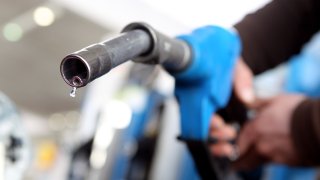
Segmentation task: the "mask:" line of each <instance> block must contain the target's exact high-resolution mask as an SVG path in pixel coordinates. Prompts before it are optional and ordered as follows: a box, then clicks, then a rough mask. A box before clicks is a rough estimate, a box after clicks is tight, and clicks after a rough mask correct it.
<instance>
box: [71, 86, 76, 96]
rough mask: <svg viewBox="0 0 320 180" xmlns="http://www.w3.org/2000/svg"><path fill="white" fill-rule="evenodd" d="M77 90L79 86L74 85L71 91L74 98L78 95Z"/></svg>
mask: <svg viewBox="0 0 320 180" xmlns="http://www.w3.org/2000/svg"><path fill="white" fill-rule="evenodd" d="M76 92H77V88H76V87H73V88H72V90H71V92H70V96H71V97H73V98H74V97H76Z"/></svg>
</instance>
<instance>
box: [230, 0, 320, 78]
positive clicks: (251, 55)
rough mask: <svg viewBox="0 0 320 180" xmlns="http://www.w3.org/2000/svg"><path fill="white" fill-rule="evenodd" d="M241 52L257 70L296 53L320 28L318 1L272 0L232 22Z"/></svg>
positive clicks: (256, 72)
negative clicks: (241, 18) (239, 40)
mask: <svg viewBox="0 0 320 180" xmlns="http://www.w3.org/2000/svg"><path fill="white" fill-rule="evenodd" d="M235 28H236V29H237V30H238V32H239V34H240V37H241V40H242V43H243V52H242V56H243V58H244V60H245V62H246V63H247V64H248V65H249V67H250V68H251V69H252V71H253V72H254V74H259V73H261V72H263V71H265V70H267V69H270V68H272V67H274V66H276V65H278V64H280V63H282V62H284V61H286V60H288V59H289V57H290V56H292V55H294V54H297V53H298V52H299V51H300V49H301V47H302V45H303V44H304V43H305V42H307V41H308V40H309V39H310V38H311V36H312V35H313V34H314V33H315V32H316V31H318V30H319V29H320V1H318V0H274V1H272V2H271V3H269V4H267V5H266V6H265V7H263V8H262V9H260V10H258V11H257V12H255V13H254V14H249V15H247V16H246V17H245V18H244V19H243V20H242V21H241V22H239V23H238V24H236V25H235Z"/></svg>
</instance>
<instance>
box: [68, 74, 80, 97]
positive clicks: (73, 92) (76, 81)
mask: <svg viewBox="0 0 320 180" xmlns="http://www.w3.org/2000/svg"><path fill="white" fill-rule="evenodd" d="M72 84H73V85H74V86H78V85H80V86H81V85H82V84H83V81H82V79H81V78H80V77H79V76H74V77H73V78H72ZM76 92H77V87H72V90H71V92H70V96H71V97H73V98H74V97H76Z"/></svg>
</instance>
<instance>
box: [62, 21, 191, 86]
mask: <svg viewBox="0 0 320 180" xmlns="http://www.w3.org/2000/svg"><path fill="white" fill-rule="evenodd" d="M129 60H133V61H135V62H141V63H146V64H162V65H163V66H164V67H165V68H166V69H167V70H168V71H169V72H170V71H171V72H177V71H181V70H183V69H185V68H186V67H187V66H188V64H189V63H190V61H191V49H190V48H189V46H188V45H187V43H186V42H183V41H181V40H178V39H174V38H169V37H166V36H165V35H163V34H161V33H159V32H157V31H156V30H155V29H153V28H152V27H151V26H149V25H147V24H144V23H131V24H129V25H128V26H126V27H125V28H124V30H123V33H122V34H120V35H119V36H118V37H115V38H113V39H110V40H107V41H104V42H101V43H97V44H93V45H91V46H88V47H86V48H84V49H81V50H80V51H77V52H74V53H72V54H70V55H68V56H66V57H65V58H64V59H63V60H62V62H61V65H60V72H61V75H62V77H63V79H64V81H65V82H66V83H67V84H68V85H70V86H72V87H76V88H79V87H83V86H86V85H87V84H88V83H90V82H91V81H93V80H95V79H96V78H98V77H100V76H102V75H104V74H106V73H108V72H109V71H110V70H111V69H112V68H114V67H116V66H118V65H120V64H122V63H124V62H126V61H129Z"/></svg>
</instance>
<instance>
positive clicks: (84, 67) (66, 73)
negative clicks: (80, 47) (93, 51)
mask: <svg viewBox="0 0 320 180" xmlns="http://www.w3.org/2000/svg"><path fill="white" fill-rule="evenodd" d="M60 72H61V75H62V77H63V79H64V81H65V82H66V83H67V84H68V85H69V86H72V87H83V86H85V85H87V83H88V80H89V78H90V77H89V74H90V73H89V72H90V69H89V66H88V64H87V63H86V61H84V60H83V59H82V58H81V57H79V56H76V55H68V56H67V57H65V58H64V59H63V60H62V62H61V65H60Z"/></svg>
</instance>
